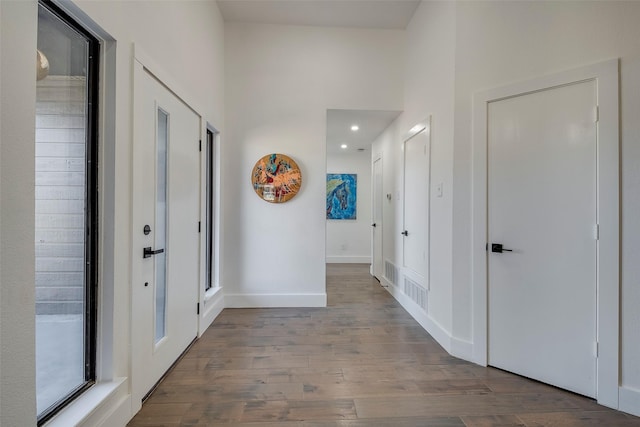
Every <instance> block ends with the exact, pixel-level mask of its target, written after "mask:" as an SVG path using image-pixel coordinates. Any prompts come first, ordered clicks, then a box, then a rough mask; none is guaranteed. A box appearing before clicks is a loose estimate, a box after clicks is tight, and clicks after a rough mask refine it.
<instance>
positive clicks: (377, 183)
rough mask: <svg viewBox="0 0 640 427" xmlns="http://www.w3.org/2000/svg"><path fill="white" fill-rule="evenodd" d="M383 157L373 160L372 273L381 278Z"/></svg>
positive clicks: (382, 269)
mask: <svg viewBox="0 0 640 427" xmlns="http://www.w3.org/2000/svg"><path fill="white" fill-rule="evenodd" d="M383 197H384V196H383V188H382V158H378V159H376V161H374V162H373V215H372V216H373V223H372V226H373V231H372V233H373V239H372V240H373V245H372V247H373V258H372V259H373V268H372V273H373V275H374V276H375V277H377V278H378V279H380V278H381V277H382V276H383V272H384V268H383V263H384V260H383V257H382V229H383V222H382V207H383V206H382V200H383Z"/></svg>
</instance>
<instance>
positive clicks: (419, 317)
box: [387, 286, 452, 354]
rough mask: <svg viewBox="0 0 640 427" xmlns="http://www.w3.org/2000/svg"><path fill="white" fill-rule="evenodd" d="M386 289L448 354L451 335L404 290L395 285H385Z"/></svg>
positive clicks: (450, 345)
mask: <svg viewBox="0 0 640 427" xmlns="http://www.w3.org/2000/svg"><path fill="white" fill-rule="evenodd" d="M387 291H388V292H389V293H390V294H391V295H393V297H394V298H395V299H396V300H397V301H398V302H399V303H400V305H401V306H402V307H404V309H405V310H407V312H408V313H409V314H410V315H411V317H413V318H414V319H415V320H416V322H418V323H419V324H420V326H422V327H423V328H424V330H425V331H427V332H428V333H429V335H431V336H432V337H433V339H435V340H436V341H437V342H438V344H440V345H441V346H442V347H443V348H444V349H445V350H446V351H447V352H448V353H449V354H452V353H451V347H452V343H451V340H452V337H451V335H450V334H449V333H448V332H447V331H446V330H444V329H443V328H442V327H441V326H440V325H439V324H437V323H436V322H435V321H434V320H433V319H432V318H431V317H429V315H428V314H427V313H426V312H425V311H424V310H423V309H422V308H421V307H420V306H418V304H416V303H415V302H413V301H412V300H411V299H410V298H409V297H408V296H407V295H405V293H404V292H402V291H401V290H400V289H399V288H397V287H395V286H389V287H387Z"/></svg>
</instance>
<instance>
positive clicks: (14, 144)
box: [0, 1, 224, 426]
mask: <svg viewBox="0 0 640 427" xmlns="http://www.w3.org/2000/svg"><path fill="white" fill-rule="evenodd" d="M67 5H68V6H69V7H70V8H71V12H72V13H73V14H74V15H76V16H78V17H80V18H81V19H83V20H85V22H89V21H91V20H92V21H93V23H90V24H91V26H92V27H93V28H98V27H100V28H101V29H102V30H103V31H104V32H102V33H101V34H100V35H102V36H104V35H105V34H107V33H108V35H109V36H110V37H111V38H112V39H113V41H112V42H111V43H109V44H107V45H106V46H105V47H106V49H105V50H106V54H107V56H108V57H109V59H110V62H109V63H108V64H102V70H101V71H102V72H103V74H102V78H103V79H105V80H106V82H107V84H108V85H109V87H107V88H106V90H107V92H106V93H103V102H104V104H103V105H101V110H102V112H103V114H104V113H105V112H106V117H105V122H104V123H103V126H102V128H101V129H100V133H101V135H102V138H103V140H102V141H101V145H102V151H101V153H100V158H101V166H102V168H101V170H102V173H103V175H102V176H101V188H102V189H103V190H104V191H103V193H102V195H103V200H101V203H100V205H101V206H102V208H101V214H102V216H101V218H100V219H101V236H100V240H101V244H102V256H103V257H104V260H103V261H104V262H103V263H102V271H101V282H100V295H99V298H100V303H101V308H100V317H101V322H100V324H101V330H100V343H101V344H100V345H99V349H100V353H99V361H100V367H101V369H100V372H99V376H100V378H101V379H102V380H104V381H108V380H110V379H111V378H112V377H129V375H131V372H130V332H129V331H130V330H131V325H132V321H135V319H132V317H131V313H132V311H131V307H130V294H131V288H130V286H132V284H131V282H130V270H131V261H130V260H131V251H130V232H131V230H130V217H131V204H130V200H131V199H132V197H133V195H132V194H131V168H132V164H131V151H132V144H133V143H134V142H133V141H132V119H131V117H132V111H131V107H132V84H133V79H132V71H131V70H132V57H133V44H134V43H135V45H136V48H139V49H142V50H143V51H144V52H145V53H146V54H147V56H148V57H150V58H152V59H153V61H154V62H155V64H157V66H159V67H160V68H161V69H162V71H163V72H164V74H165V75H168V76H170V77H171V80H172V81H173V82H176V83H177V84H176V86H177V89H178V91H179V92H180V94H181V95H183V96H186V97H187V98H188V99H189V100H190V101H192V102H193V103H194V104H196V105H197V108H198V109H199V110H200V113H202V114H203V115H204V119H205V120H207V121H209V122H210V123H211V124H213V125H214V126H216V127H217V128H218V129H219V130H221V131H222V132H223V134H224V111H223V102H224V71H223V70H224V65H223V61H224V58H223V50H224V24H223V21H222V17H221V15H220V13H219V11H218V8H217V5H216V4H215V2H183V1H167V2H155V1H136V2H128V1H125V2H111V1H79V2H77V3H76V4H75V5H74V4H69V3H67ZM0 7H1V19H2V24H1V25H0V28H2V96H1V100H2V146H1V152H0V153H1V160H2V169H1V172H0V173H1V174H2V180H1V184H0V185H2V187H1V188H0V189H1V193H0V203H2V205H1V206H2V211H1V215H2V217H1V221H0V233H2V234H1V235H2V243H1V246H0V248H1V249H0V250H1V251H2V252H1V253H0V254H1V263H0V267H1V269H2V270H1V273H0V279H1V280H2V282H1V286H0V289H1V292H2V293H1V297H2V299H1V302H0V304H1V312H2V314H1V316H2V319H1V320H2V322H1V324H0V331H1V336H0V338H1V339H2V346H1V348H2V350H0V355H1V359H0V371H1V376H2V378H1V381H0V384H2V391H1V392H0V393H1V395H0V401H1V402H2V411H0V413H1V415H0V417H1V419H0V424H2V425H5V424H6V425H24V426H27V425H35V380H34V378H35V373H34V364H35V362H34V354H35V348H34V343H35V316H34V288H33V283H34V244H33V242H34V237H33V224H34V221H35V216H34V143H33V142H34V130H35V129H34V123H35V69H34V66H35V54H34V53H33V52H35V42H36V24H37V3H36V2H35V1H22V2H13V1H2V2H0ZM15 40H20V43H18V44H16V43H15ZM29 46H31V48H30V47H29ZM194 167H197V165H194ZM7 183H10V184H11V186H8V185H7ZM134 314H135V312H134ZM123 384H124V392H125V393H126V392H127V389H128V386H127V383H126V381H125V383H123ZM123 399H124V400H123ZM123 399H120V400H117V399H116V400H115V401H109V404H108V405H106V407H102V408H101V409H100V411H98V412H97V413H96V414H94V417H103V416H107V417H108V416H111V417H113V418H111V421H106V425H118V424H119V423H121V422H126V420H128V418H129V417H130V416H131V415H132V414H131V411H132V408H133V410H135V408H137V407H138V406H139V402H137V403H136V402H133V403H132V404H129V405H127V401H126V398H123ZM123 402H124V403H123ZM113 410H117V411H119V412H118V413H114V414H111V415H109V411H113ZM97 419H99V418H92V419H89V420H88V421H87V423H88V425H92V423H96V422H97V421H96V420H97ZM114 420H118V421H117V422H116V421H114ZM65 425H71V423H66V424H65Z"/></svg>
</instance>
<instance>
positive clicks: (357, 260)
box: [326, 255, 371, 264]
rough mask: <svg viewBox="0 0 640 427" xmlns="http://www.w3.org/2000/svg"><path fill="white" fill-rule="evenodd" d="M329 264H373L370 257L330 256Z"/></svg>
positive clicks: (328, 257) (328, 258)
mask: <svg viewBox="0 0 640 427" xmlns="http://www.w3.org/2000/svg"><path fill="white" fill-rule="evenodd" d="M326 262H327V264H371V257H370V256H329V255H327V258H326Z"/></svg>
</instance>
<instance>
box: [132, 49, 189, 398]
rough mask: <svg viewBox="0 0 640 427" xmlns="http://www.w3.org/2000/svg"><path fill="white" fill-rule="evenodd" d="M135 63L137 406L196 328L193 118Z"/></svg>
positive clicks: (134, 366) (134, 342)
mask: <svg viewBox="0 0 640 427" xmlns="http://www.w3.org/2000/svg"><path fill="white" fill-rule="evenodd" d="M135 65H136V67H135V73H134V124H135V125H134V140H135V144H134V149H133V162H134V163H133V164H134V169H133V194H134V195H135V197H134V200H133V229H132V257H133V271H132V288H133V290H132V325H133V326H132V371H133V373H132V394H133V399H134V402H135V404H139V402H141V400H143V399H144V398H145V396H146V395H147V394H148V393H149V392H150V391H152V389H153V387H154V385H155V384H156V383H157V382H158V380H160V379H161V378H162V376H163V375H164V373H165V372H166V371H167V370H168V369H169V368H170V367H171V365H172V364H173V363H174V362H175V361H176V360H177V359H178V357H179V356H180V354H181V353H182V352H183V351H184V350H185V349H186V348H187V347H188V346H189V344H190V343H191V341H193V340H194V339H195V338H196V335H197V332H198V313H197V304H198V297H199V289H198V287H199V244H200V236H199V234H198V221H199V219H200V218H199V210H200V168H199V164H200V153H199V139H200V126H201V122H200V117H199V115H198V114H197V113H195V112H194V111H193V110H192V109H191V108H190V107H189V106H188V105H187V104H186V103H184V102H183V101H182V99H180V98H179V97H178V96H177V95H176V94H175V93H173V92H172V91H171V90H169V89H168V87H167V86H165V85H164V84H163V83H162V82H161V81H160V80H158V79H157V78H156V77H155V76H154V75H153V74H152V73H151V72H150V71H149V70H148V69H147V68H145V67H144V66H143V65H142V64H141V63H140V62H136V63H135Z"/></svg>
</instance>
